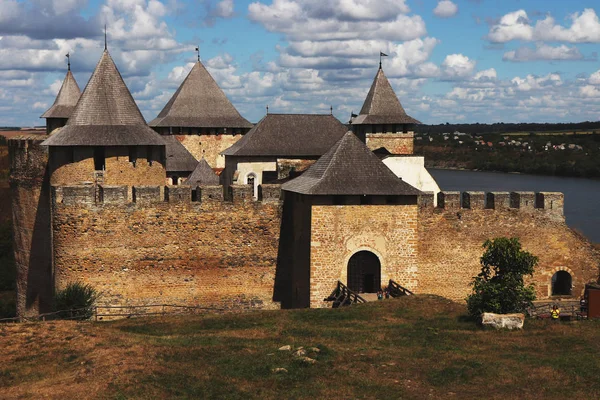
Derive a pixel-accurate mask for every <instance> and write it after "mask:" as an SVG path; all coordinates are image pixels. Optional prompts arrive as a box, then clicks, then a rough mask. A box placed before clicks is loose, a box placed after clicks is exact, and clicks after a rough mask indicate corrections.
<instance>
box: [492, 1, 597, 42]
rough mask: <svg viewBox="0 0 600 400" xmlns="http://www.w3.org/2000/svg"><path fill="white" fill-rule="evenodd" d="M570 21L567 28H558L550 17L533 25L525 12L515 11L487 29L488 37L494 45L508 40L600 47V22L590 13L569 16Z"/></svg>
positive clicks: (594, 13)
mask: <svg viewBox="0 0 600 400" xmlns="http://www.w3.org/2000/svg"><path fill="white" fill-rule="evenodd" d="M569 19H570V20H571V26H569V27H564V26H562V25H558V24H557V23H556V20H555V19H554V18H553V17H552V16H550V15H547V16H546V17H545V18H544V19H542V20H538V21H537V22H536V23H535V25H532V24H531V20H530V19H529V17H528V16H527V12H525V10H518V11H514V12H511V13H508V14H506V15H504V16H503V17H502V18H501V19H500V21H499V22H498V23H496V24H494V25H493V26H492V27H491V28H490V32H489V33H488V36H487V37H488V39H489V40H490V41H491V42H494V43H506V42H509V41H511V40H523V41H548V42H569V43H600V20H599V19H598V16H597V15H596V12H595V11H594V10H593V9H591V8H586V9H585V10H584V11H583V12H582V13H574V14H572V15H570V16H569Z"/></svg>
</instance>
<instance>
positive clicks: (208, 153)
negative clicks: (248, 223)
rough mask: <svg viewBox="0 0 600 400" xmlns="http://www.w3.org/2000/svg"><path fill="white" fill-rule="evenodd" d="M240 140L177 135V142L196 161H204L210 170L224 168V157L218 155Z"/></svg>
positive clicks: (235, 136) (225, 137)
mask: <svg viewBox="0 0 600 400" xmlns="http://www.w3.org/2000/svg"><path fill="white" fill-rule="evenodd" d="M241 138H242V135H241V134H237V135H230V134H227V135H223V134H221V135H177V140H179V141H180V142H181V144H183V146H184V147H185V148H186V149H187V151H189V152H190V153H191V154H192V155H193V156H194V157H195V158H196V160H200V159H202V157H204V159H205V160H206V162H207V163H208V165H210V166H211V167H212V168H225V157H224V156H222V155H220V154H221V152H222V151H224V150H227V149H228V148H229V147H231V146H232V145H233V144H234V143H236V142H237V141H238V140H240V139H241Z"/></svg>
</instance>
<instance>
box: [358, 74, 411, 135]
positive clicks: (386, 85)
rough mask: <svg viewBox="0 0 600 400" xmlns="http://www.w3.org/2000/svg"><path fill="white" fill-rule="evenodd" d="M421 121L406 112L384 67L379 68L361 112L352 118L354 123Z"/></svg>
mask: <svg viewBox="0 0 600 400" xmlns="http://www.w3.org/2000/svg"><path fill="white" fill-rule="evenodd" d="M420 123H421V122H419V121H417V120H416V119H414V118H413V117H410V116H409V115H407V114H406V111H404V108H403V107H402V104H400V100H398V96H396V93H395V92H394V89H393V88H392V85H390V82H389V81H388V79H387V77H386V76H385V74H384V73H383V69H381V68H379V71H377V75H375V79H374V80H373V84H372V85H371V89H370V90H369V93H368V94H367V98H366V99H365V102H364V104H363V106H362V108H361V110H360V114H359V115H358V117H356V118H354V119H353V120H352V125H361V124H420Z"/></svg>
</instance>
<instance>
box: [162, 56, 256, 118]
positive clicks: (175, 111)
mask: <svg viewBox="0 0 600 400" xmlns="http://www.w3.org/2000/svg"><path fill="white" fill-rule="evenodd" d="M150 126H154V127H170V126H181V127H193V128H197V127H202V128H252V124H251V123H250V122H248V120H246V119H245V118H244V117H242V116H241V115H240V113H239V112H238V111H237V110H236V109H235V107H234V106H233V104H231V102H230V101H229V99H227V96H225V93H223V91H222V90H221V88H220V87H219V85H217V82H215V80H214V79H213V77H212V76H210V74H209V73H208V71H207V70H206V68H204V65H202V63H201V62H200V61H198V62H197V63H196V64H195V65H194V67H193V68H192V70H191V71H190V73H189V74H188V76H187V77H186V78H185V80H184V81H183V83H182V84H181V86H179V89H177V91H176V92H175V94H174V95H173V97H171V100H169V102H168V103H167V105H166V106H165V108H163V109H162V111H161V112H160V114H158V117H156V118H155V119H154V120H152V121H151V122H150Z"/></svg>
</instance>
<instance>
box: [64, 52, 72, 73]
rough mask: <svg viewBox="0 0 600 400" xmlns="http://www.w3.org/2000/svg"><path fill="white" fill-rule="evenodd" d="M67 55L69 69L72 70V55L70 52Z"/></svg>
mask: <svg viewBox="0 0 600 400" xmlns="http://www.w3.org/2000/svg"><path fill="white" fill-rule="evenodd" d="M65 57H67V70H68V71H70V70H71V55H70V54H69V53H67V54H66V55H65Z"/></svg>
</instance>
